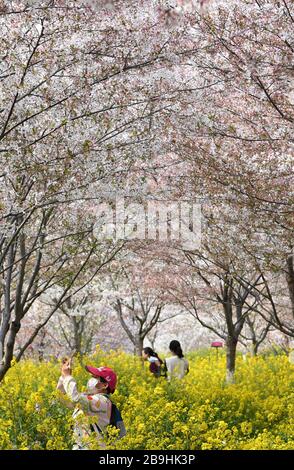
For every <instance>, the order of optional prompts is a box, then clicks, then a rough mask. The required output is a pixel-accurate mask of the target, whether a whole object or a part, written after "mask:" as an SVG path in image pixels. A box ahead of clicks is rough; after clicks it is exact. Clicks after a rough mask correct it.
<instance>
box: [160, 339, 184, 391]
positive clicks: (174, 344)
mask: <svg viewBox="0 0 294 470" xmlns="http://www.w3.org/2000/svg"><path fill="white" fill-rule="evenodd" d="M169 349H170V351H171V353H172V357H169V358H167V359H166V360H165V364H166V368H167V380H168V381H169V382H170V381H171V380H172V379H173V378H176V379H182V378H183V377H184V376H185V375H186V374H187V373H188V372H189V362H188V361H187V359H186V358H185V357H184V354H183V351H182V348H181V345H180V343H179V341H177V340H173V341H171V342H170V345H169Z"/></svg>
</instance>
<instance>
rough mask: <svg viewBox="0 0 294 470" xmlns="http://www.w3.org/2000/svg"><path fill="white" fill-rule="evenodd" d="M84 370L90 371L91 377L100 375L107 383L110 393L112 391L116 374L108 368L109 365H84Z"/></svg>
mask: <svg viewBox="0 0 294 470" xmlns="http://www.w3.org/2000/svg"><path fill="white" fill-rule="evenodd" d="M85 369H86V371H88V372H90V374H91V375H93V377H102V378H103V379H104V380H106V382H107V383H108V388H109V391H110V393H114V391H115V387H116V382H117V376H116V373H115V372H114V371H113V370H112V369H110V367H93V366H85Z"/></svg>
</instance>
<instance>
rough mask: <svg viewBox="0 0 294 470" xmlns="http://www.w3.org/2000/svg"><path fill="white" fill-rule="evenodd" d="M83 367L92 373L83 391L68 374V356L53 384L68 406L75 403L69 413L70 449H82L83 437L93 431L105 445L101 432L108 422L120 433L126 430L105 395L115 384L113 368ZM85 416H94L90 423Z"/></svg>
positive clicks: (113, 388) (69, 364) (112, 390)
mask: <svg viewBox="0 0 294 470" xmlns="http://www.w3.org/2000/svg"><path fill="white" fill-rule="evenodd" d="M85 369H86V370H87V372H89V373H90V374H91V375H92V378H90V379H89V380H88V382H87V390H86V393H80V392H79V391H78V388H77V383H76V380H75V379H74V378H73V377H72V375H71V372H72V371H71V363H70V360H65V361H64V362H63V364H62V367H61V377H60V378H59V381H58V384H57V389H58V390H60V391H61V392H62V393H63V394H66V395H67V397H68V398H69V399H70V401H71V403H70V404H69V407H70V408H72V407H73V406H72V403H74V404H75V405H76V407H75V409H74V412H73V415H72V416H73V419H74V420H75V423H76V424H75V426H74V438H75V445H74V446H73V449H74V450H86V449H87V446H86V445H85V441H84V439H85V438H86V437H89V436H90V435H91V434H92V432H95V433H96V434H97V440H98V442H99V444H100V447H101V448H105V442H104V440H103V435H104V432H105V430H106V428H107V426H108V425H109V424H112V425H114V426H116V427H117V428H119V429H120V437H123V436H124V435H125V434H126V432H125V428H124V424H123V421H122V418H121V416H120V412H119V411H118V409H117V408H116V406H115V405H114V403H112V401H111V400H110V398H109V395H110V394H112V393H114V391H115V388H116V383H117V376H116V374H115V372H114V371H113V370H112V369H110V368H109V367H98V368H96V367H93V366H86V367H85ZM88 416H93V417H95V423H93V424H90V423H89V420H88V419H87V417H88Z"/></svg>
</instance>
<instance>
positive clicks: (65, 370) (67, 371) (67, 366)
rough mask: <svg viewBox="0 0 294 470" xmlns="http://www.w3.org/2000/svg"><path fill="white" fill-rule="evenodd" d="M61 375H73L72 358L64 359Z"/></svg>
mask: <svg viewBox="0 0 294 470" xmlns="http://www.w3.org/2000/svg"><path fill="white" fill-rule="evenodd" d="M61 375H62V377H68V376H69V375H71V361H70V359H68V360H66V361H64V362H63V363H62V366H61Z"/></svg>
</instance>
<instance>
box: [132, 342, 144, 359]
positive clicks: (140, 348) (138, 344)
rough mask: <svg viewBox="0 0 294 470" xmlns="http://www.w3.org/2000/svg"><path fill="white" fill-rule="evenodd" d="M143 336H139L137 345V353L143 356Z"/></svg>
mask: <svg viewBox="0 0 294 470" xmlns="http://www.w3.org/2000/svg"><path fill="white" fill-rule="evenodd" d="M143 342H144V339H143V338H137V340H136V344H135V345H134V346H135V355H136V356H139V357H142V351H143Z"/></svg>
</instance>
